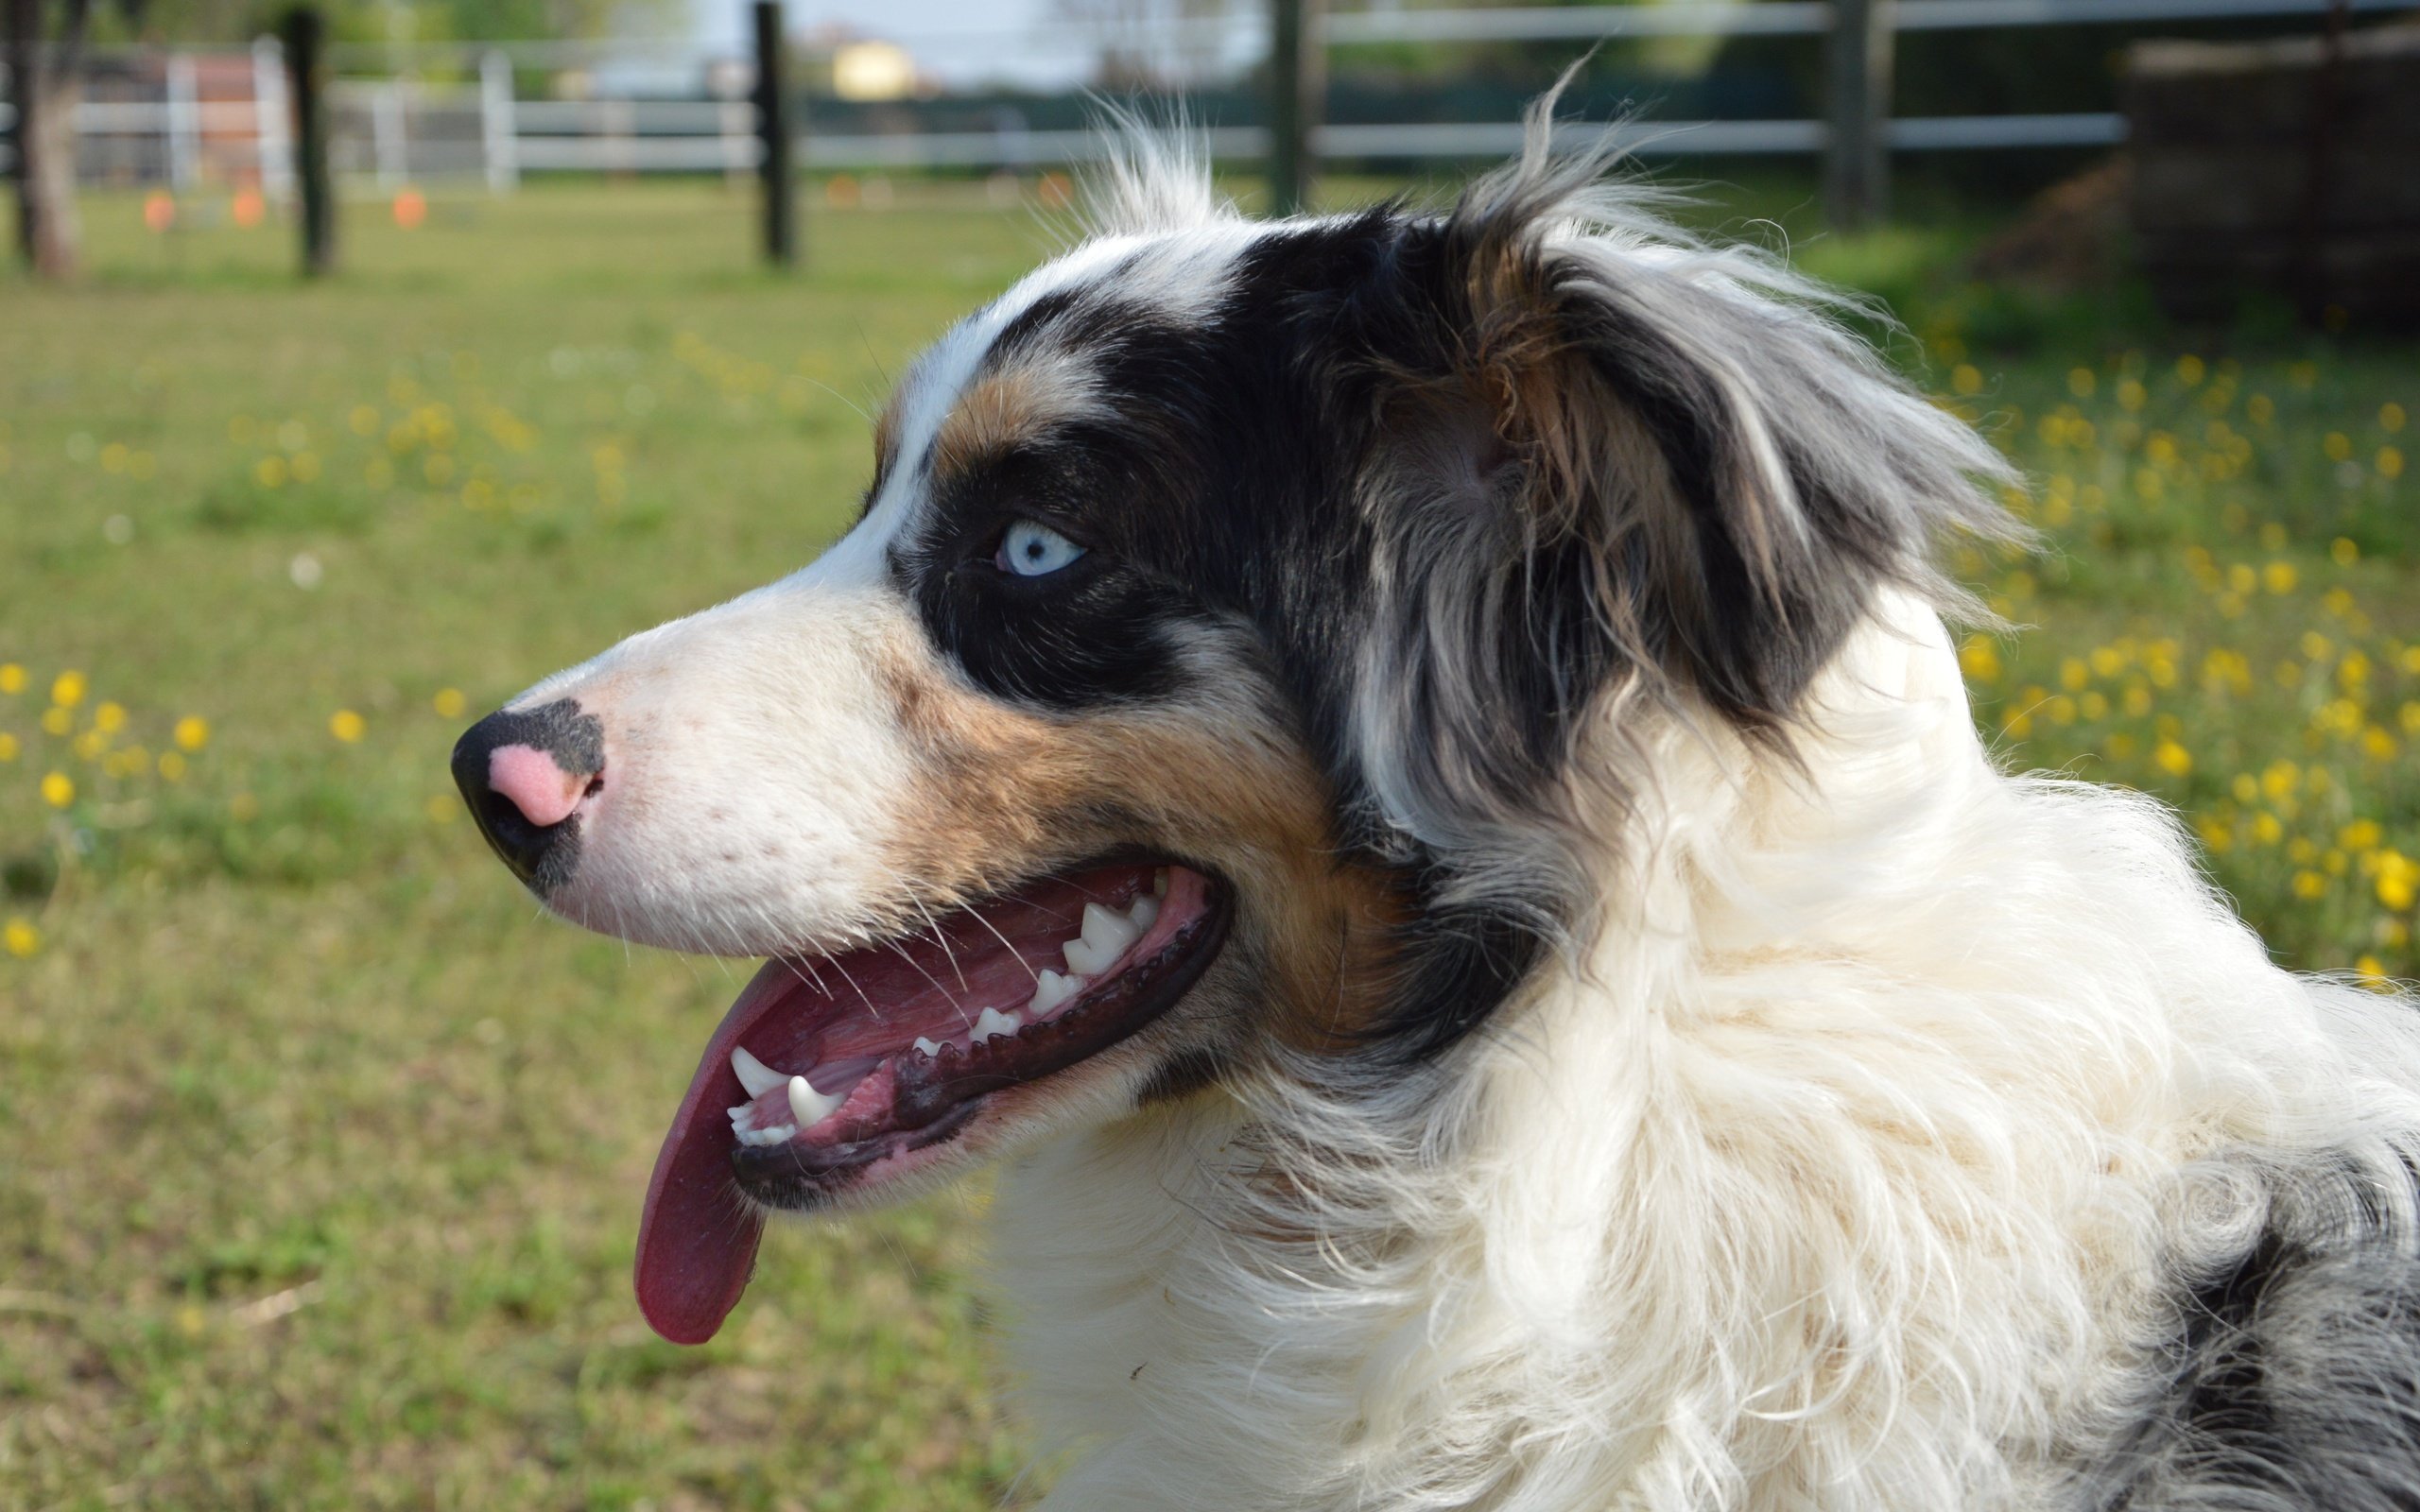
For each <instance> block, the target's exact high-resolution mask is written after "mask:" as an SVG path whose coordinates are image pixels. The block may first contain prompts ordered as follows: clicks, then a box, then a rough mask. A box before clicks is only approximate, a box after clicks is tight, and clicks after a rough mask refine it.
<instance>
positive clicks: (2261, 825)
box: [2252, 809, 2286, 845]
mask: <svg viewBox="0 0 2420 1512" xmlns="http://www.w3.org/2000/svg"><path fill="white" fill-rule="evenodd" d="M2252 837H2253V838H2254V839H2256V840H2257V841H2259V842H2260V843H2261V844H2262V845H2275V844H2276V843H2277V842H2278V841H2280V840H2282V839H2284V838H2285V837H2286V826H2285V823H2284V821H2283V820H2281V819H2279V818H2278V817H2277V816H2275V815H2274V814H2272V813H2270V812H2269V811H2268V810H2267V809H2262V810H2261V811H2260V812H2259V813H2258V814H2256V815H2254V816H2253V818H2252Z"/></svg>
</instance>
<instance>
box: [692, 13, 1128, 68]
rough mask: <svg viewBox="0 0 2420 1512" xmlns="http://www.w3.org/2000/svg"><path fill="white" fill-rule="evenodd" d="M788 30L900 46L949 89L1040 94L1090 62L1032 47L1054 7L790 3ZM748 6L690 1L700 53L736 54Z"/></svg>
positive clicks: (1059, 49)
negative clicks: (1000, 86) (996, 82)
mask: <svg viewBox="0 0 2420 1512" xmlns="http://www.w3.org/2000/svg"><path fill="white" fill-rule="evenodd" d="M787 10H788V19H789V25H790V29H791V30H792V31H794V32H797V31H813V30H815V29H817V28H818V27H821V26H828V25H831V24H833V23H836V22H837V23H839V24H841V25H843V26H851V27H854V28H855V29H856V30H858V31H862V32H864V33H866V34H867V35H868V36H873V37H882V38H886V39H888V40H890V41H892V42H897V43H901V44H903V45H905V46H906V47H907V48H908V51H909V52H911V53H913V54H914V55H915V56H916V61H917V63H918V65H919V66H920V67H922V68H923V69H924V70H925V71H926V72H927V73H931V74H934V75H937V76H939V77H942V78H944V79H947V80H948V81H950V82H951V83H970V82H973V81H975V80H977V79H978V78H986V77H988V78H999V77H1004V76H1005V77H1010V78H1013V79H1015V80H1017V81H1019V82H1024V83H1030V84H1035V85H1039V86H1042V87H1057V86H1063V85H1066V84H1071V83H1075V82H1078V81H1079V80H1080V79H1081V78H1082V77H1084V75H1085V74H1086V72H1087V71H1088V64H1089V60H1088V59H1086V58H1084V57H1082V56H1080V55H1078V54H1074V53H1071V52H1070V51H1069V50H1068V49H1067V48H1065V47H1063V46H1059V47H1053V46H1049V45H1047V44H1046V43H1045V44H1042V45H1037V44H1036V40H1035V39H1034V37H1033V33H1034V32H1035V30H1036V29H1037V28H1039V27H1040V26H1042V25H1043V24H1044V23H1046V21H1048V20H1049V19H1050V17H1051V13H1052V10H1051V0H787ZM748 11H749V7H748V5H747V3H746V0H690V15H691V19H692V26H693V34H694V35H695V36H696V37H697V39H698V41H699V43H700V45H701V46H704V47H707V48H710V49H713V50H716V51H730V52H738V51H741V50H743V49H744V48H745V46H746V44H747V38H748V28H749V20H748Z"/></svg>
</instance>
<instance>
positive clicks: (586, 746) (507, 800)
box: [454, 698, 605, 896]
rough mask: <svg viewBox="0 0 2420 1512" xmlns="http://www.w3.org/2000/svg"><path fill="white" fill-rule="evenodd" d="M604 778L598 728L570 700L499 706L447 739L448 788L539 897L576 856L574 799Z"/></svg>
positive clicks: (564, 875)
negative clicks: (450, 759)
mask: <svg viewBox="0 0 2420 1512" xmlns="http://www.w3.org/2000/svg"><path fill="white" fill-rule="evenodd" d="M604 782H605V727H604V726H603V725H601V724H599V723H598V722H597V719H596V715H595V714H590V713H581V712H580V708H579V704H577V703H575V702H573V701H572V700H571V699H569V698H559V699H557V700H556V701H555V702H553V703H549V704H541V705H539V706H538V707H537V708H535V709H499V710H497V711H496V712H495V713H492V714H490V715H488V716H487V717H486V718H485V719H482V720H480V721H479V722H478V723H477V724H475V725H473V726H472V727H471V728H470V729H469V730H464V731H463V732H462V738H461V739H460V740H458V741H457V742H455V744H454V785H455V786H456V787H458V788H460V789H461V790H462V799H463V801H465V802H467V803H469V804H470V805H471V816H472V817H473V818H475V819H476V820H478V822H479V833H481V834H484V835H486V836H487V839H488V844H489V846H490V847H491V848H493V850H494V851H495V853H496V854H497V855H498V856H500V857H502V858H503V860H504V864H505V865H506V866H508V867H510V868H512V874H513V875H514V876H516V877H519V878H520V879H521V880H522V881H523V882H525V883H527V885H529V888H530V890H531V891H533V892H536V893H538V894H540V895H541V896H543V895H544V894H546V893H548V892H551V891H552V890H554V889H555V888H557V887H560V886H562V885H563V884H564V883H565V882H566V881H568V880H569V879H570V877H571V873H572V868H573V866H574V864H575V863H577V862H578V861H579V812H578V811H579V805H580V803H581V801H582V800H583V799H586V798H587V797H588V796H589V795H590V794H593V793H596V791H598V790H599V789H600V788H602V787H603V785H604Z"/></svg>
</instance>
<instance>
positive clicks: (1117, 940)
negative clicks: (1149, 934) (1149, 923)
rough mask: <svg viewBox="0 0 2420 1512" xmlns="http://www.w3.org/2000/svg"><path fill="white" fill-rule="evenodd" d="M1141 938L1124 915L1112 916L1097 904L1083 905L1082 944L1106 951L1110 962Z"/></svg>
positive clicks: (1139, 933) (1141, 933) (1138, 931)
mask: <svg viewBox="0 0 2420 1512" xmlns="http://www.w3.org/2000/svg"><path fill="white" fill-rule="evenodd" d="M1142 936H1143V932H1142V931H1141V930H1139V929H1136V928H1135V927H1134V926H1133V924H1132V922H1130V921H1129V920H1128V919H1127V918H1126V916H1125V915H1124V914H1113V913H1111V912H1110V911H1109V910H1108V909H1106V908H1103V907H1102V906H1101V905H1100V904H1098V903H1086V904H1084V942H1085V943H1086V944H1088V945H1094V946H1098V947H1099V948H1101V949H1103V950H1106V951H1108V952H1109V954H1110V958H1111V959H1112V960H1115V959H1116V958H1117V957H1118V956H1120V955H1123V954H1126V947H1127V946H1129V945H1132V944H1133V943H1134V942H1135V941H1136V940H1137V939H1140V938H1142Z"/></svg>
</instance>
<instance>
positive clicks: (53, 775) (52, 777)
mask: <svg viewBox="0 0 2420 1512" xmlns="http://www.w3.org/2000/svg"><path fill="white" fill-rule="evenodd" d="M42 800H43V802H45V803H47V804H49V805H50V806H51V807H52V808H55V809H63V808H65V807H66V806H67V805H68V804H70V803H73V802H75V801H76V783H75V782H74V780H73V779H71V778H70V777H69V776H68V775H67V774H66V773H65V772H45V773H44V774H43V780H42Z"/></svg>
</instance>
